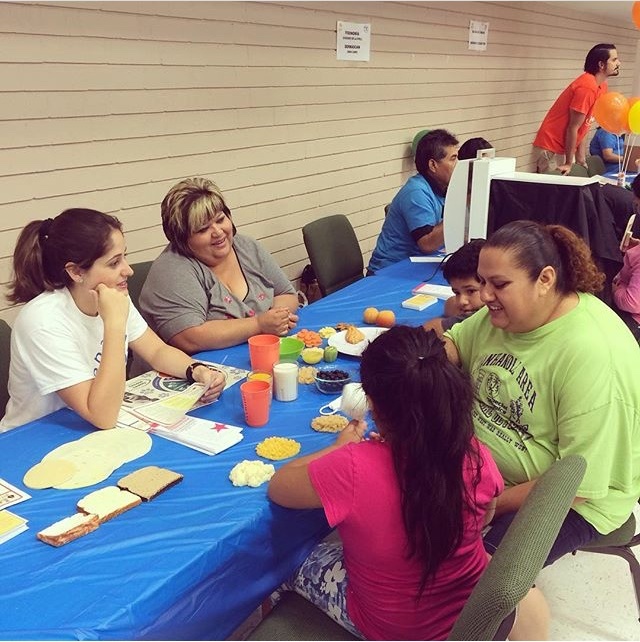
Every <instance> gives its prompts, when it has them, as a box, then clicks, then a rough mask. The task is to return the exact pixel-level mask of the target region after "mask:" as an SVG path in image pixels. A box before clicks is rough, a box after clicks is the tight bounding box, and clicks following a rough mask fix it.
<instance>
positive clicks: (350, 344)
mask: <svg viewBox="0 0 640 642" xmlns="http://www.w3.org/2000/svg"><path fill="white" fill-rule="evenodd" d="M386 331H387V328H374V327H370V328H356V326H354V325H352V326H349V327H348V328H347V329H346V330H342V332H336V333H335V334H332V335H331V336H330V337H329V338H328V339H327V342H328V344H329V345H330V346H334V347H336V348H337V349H338V352H342V354H349V355H351V356H352V357H359V356H361V355H362V353H363V352H364V349H365V348H366V347H367V346H368V345H369V344H370V343H371V342H372V341H373V340H374V339H375V338H376V337H378V336H380V335H381V334H382V333H383V332H386Z"/></svg>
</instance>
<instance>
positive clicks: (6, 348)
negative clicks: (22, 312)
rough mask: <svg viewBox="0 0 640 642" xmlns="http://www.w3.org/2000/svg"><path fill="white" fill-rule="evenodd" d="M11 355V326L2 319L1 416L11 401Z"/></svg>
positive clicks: (0, 364) (0, 359) (0, 342)
mask: <svg viewBox="0 0 640 642" xmlns="http://www.w3.org/2000/svg"><path fill="white" fill-rule="evenodd" d="M10 357H11V326H10V325H9V324H8V323H7V322H6V321H4V320H3V319H0V417H2V416H3V415H4V411H5V409H6V407H7V401H9V390H8V387H7V386H8V384H9V361H10Z"/></svg>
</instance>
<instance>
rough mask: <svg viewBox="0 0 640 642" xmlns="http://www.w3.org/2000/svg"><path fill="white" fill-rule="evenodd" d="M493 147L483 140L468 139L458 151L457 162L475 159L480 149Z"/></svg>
mask: <svg viewBox="0 0 640 642" xmlns="http://www.w3.org/2000/svg"><path fill="white" fill-rule="evenodd" d="M492 147H493V145H492V144H491V143H490V142H489V141H488V140H485V139H484V138H470V139H469V140H466V141H465V142H464V143H462V145H460V149H459V150H458V160H468V159H471V158H477V157H478V152H479V151H480V150H481V149H491V148H492Z"/></svg>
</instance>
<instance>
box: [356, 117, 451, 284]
mask: <svg viewBox="0 0 640 642" xmlns="http://www.w3.org/2000/svg"><path fill="white" fill-rule="evenodd" d="M457 162H458V140H457V139H456V137H455V136H454V135H453V134H450V133H449V132H448V131H446V130H445V129H433V130H431V131H430V132H429V133H428V134H425V135H424V136H423V137H422V138H421V139H420V142H419V143H418V147H417V149H416V169H417V170H418V173H417V174H416V175H415V176H412V177H411V178H410V179H409V180H408V181H407V182H406V183H405V184H404V185H403V186H402V188H401V189H400V191H399V192H398V193H397V194H396V195H395V197H394V199H393V200H392V201H391V204H390V205H389V210H388V212H387V215H386V217H385V219H384V223H383V225H382V230H381V231H380V236H378V241H377V243H376V247H375V249H374V250H373V254H372V255H371V260H370V261H369V267H368V270H367V274H372V273H375V272H376V270H379V269H381V268H383V267H386V266H387V265H391V264H392V263H397V262H398V261H401V260H402V259H406V258H407V257H409V256H415V255H417V254H430V253H432V252H435V251H436V250H437V249H438V248H440V247H441V246H442V244H443V243H444V230H443V226H442V212H443V209H444V198H445V194H446V192H447V187H448V185H449V181H450V180H451V174H452V173H453V168H454V167H455V165H456V163H457Z"/></svg>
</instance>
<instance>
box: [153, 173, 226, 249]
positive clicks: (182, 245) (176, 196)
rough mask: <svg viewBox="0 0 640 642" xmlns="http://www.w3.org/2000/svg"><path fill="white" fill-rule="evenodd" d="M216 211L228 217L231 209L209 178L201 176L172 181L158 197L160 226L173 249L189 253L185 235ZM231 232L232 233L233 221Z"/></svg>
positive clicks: (201, 226) (203, 224)
mask: <svg viewBox="0 0 640 642" xmlns="http://www.w3.org/2000/svg"><path fill="white" fill-rule="evenodd" d="M220 212H224V214H225V215H226V216H228V217H229V218H231V210H230V209H229V208H228V207H227V204H226V203H225V201H224V198H223V196H222V193H221V192H220V190H219V188H218V186H217V185H216V184H215V183H214V182H213V181H210V180H209V179H208V178H201V177H196V178H185V179H184V180H182V181H180V182H179V183H177V184H176V185H174V186H173V187H172V188H171V189H170V190H169V191H168V192H167V195H166V196H165V197H164V199H163V201H162V205H161V206H160V213H161V216H162V229H163V230H164V234H165V236H166V237H167V239H168V240H169V242H170V243H171V247H172V248H173V249H174V250H175V251H176V252H178V253H179V254H182V255H183V256H193V253H192V252H191V249H190V248H189V237H190V236H191V235H192V234H193V233H194V232H197V231H198V230H201V229H202V228H203V227H205V226H206V225H207V223H208V222H209V221H211V220H212V219H213V218H215V216H216V215H217V214H219V213H220ZM233 233H234V234H235V233H236V227H235V225H234V226H233Z"/></svg>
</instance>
